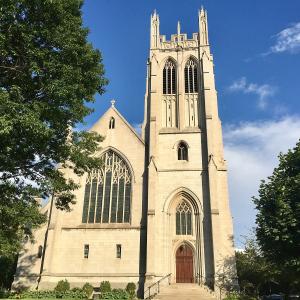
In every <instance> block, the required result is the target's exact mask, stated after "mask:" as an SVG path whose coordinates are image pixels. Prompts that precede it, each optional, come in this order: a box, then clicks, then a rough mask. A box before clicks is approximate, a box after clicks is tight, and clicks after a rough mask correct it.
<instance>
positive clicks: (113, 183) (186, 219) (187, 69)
mask: <svg viewBox="0 0 300 300" xmlns="http://www.w3.org/2000/svg"><path fill="white" fill-rule="evenodd" d="M198 26H199V28H198V32H197V33H193V34H192V36H191V37H188V36H187V34H185V33H181V30H180V23H178V26H177V33H175V34H172V35H171V39H167V38H166V36H165V35H161V34H160V25H159V16H158V14H157V13H156V12H154V13H153V14H152V15H151V29H150V53H149V59H148V61H147V78H146V93H145V103H144V105H145V113H144V122H143V125H142V133H141V136H140V135H139V134H138V133H137V132H136V131H135V130H134V128H133V127H132V126H131V125H130V124H129V123H128V122H127V121H126V120H125V118H124V117H123V116H122V115H121V113H120V112H119V111H118V110H117V108H116V106H117V103H115V102H114V101H112V104H111V107H110V108H109V109H108V110H107V111H106V112H105V113H104V115H103V116H101V117H100V118H99V120H98V121H97V122H96V123H95V124H94V125H93V126H92V128H91V129H90V130H91V131H95V132H98V133H99V134H101V135H102V136H104V137H105V140H104V141H103V143H102V144H101V151H100V152H99V153H98V155H99V156H101V157H102V158H103V162H104V163H103V167H102V168H101V169H95V170H93V171H92V172H91V173H90V174H85V175H84V176H82V177H76V176H75V175H74V174H72V173H71V171H68V170H66V171H65V176H68V177H69V178H73V179H74V180H75V182H77V183H80V186H81V187H80V188H79V189H78V190H77V191H76V204H74V205H73V208H72V211H71V212H64V211H60V210H58V209H56V208H55V205H53V199H52V200H51V201H49V203H48V204H47V205H46V206H45V207H43V208H42V211H43V212H44V213H46V214H47V215H48V219H49V221H48V223H47V224H45V225H44V226H43V227H41V228H40V229H38V230H37V231H36V232H35V242H34V243H31V242H29V241H28V242H26V243H25V245H24V250H23V251H22V252H21V253H20V255H19V260H18V267H17V272H16V275H15V280H14V283H13V287H15V288H16V287H18V286H19V285H23V286H24V285H25V286H29V287H31V288H33V289H34V288H38V289H49V288H53V287H55V285H56V284H57V282H58V281H59V280H62V279H65V278H66V279H67V280H68V281H69V282H70V283H71V286H82V285H83V284H84V283H85V282H89V283H91V284H93V285H94V286H99V283H100V282H101V281H104V280H109V281H110V282H111V284H112V286H113V287H124V286H125V285H126V284H127V283H128V282H135V283H136V284H137V285H138V287H139V288H140V289H143V288H144V287H145V288H147V286H149V285H151V284H152V283H155V282H157V281H158V280H159V279H161V278H164V277H168V279H169V280H170V282H171V283H175V282H176V283H178V282H180V283H205V284H207V285H208V286H210V287H211V288H212V289H213V288H214V284H215V279H216V276H217V273H218V270H219V269H220V268H221V269H222V268H224V266H225V265H226V266H228V264H231V267H232V268H233V269H234V268H235V265H234V248H233V228H232V218H231V214H230V208H229V199H228V187H227V165H226V161H225V160H224V154H223V142H222V128H221V121H220V119H219V116H218V102H217V92H216V88H215V79H214V68H213V66H214V65H213V56H212V54H211V50H210V45H209V40H208V26H207V13H206V11H205V10H204V9H203V8H202V9H201V10H200V11H199V15H198ZM129 105H130V103H129Z"/></svg>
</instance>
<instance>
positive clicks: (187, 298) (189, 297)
mask: <svg viewBox="0 0 300 300" xmlns="http://www.w3.org/2000/svg"><path fill="white" fill-rule="evenodd" d="M154 300H216V297H215V296H214V294H213V293H210V292H209V291H208V289H206V288H204V287H202V286H199V285H197V284H192V283H174V284H171V285H169V286H164V287H161V291H160V293H159V294H157V295H156V296H155V297H154Z"/></svg>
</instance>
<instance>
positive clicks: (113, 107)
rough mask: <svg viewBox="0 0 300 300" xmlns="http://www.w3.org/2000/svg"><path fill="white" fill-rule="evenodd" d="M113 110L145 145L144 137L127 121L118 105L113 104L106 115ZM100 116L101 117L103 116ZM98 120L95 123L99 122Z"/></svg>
mask: <svg viewBox="0 0 300 300" xmlns="http://www.w3.org/2000/svg"><path fill="white" fill-rule="evenodd" d="M111 111H114V112H115V113H116V115H117V116H118V117H119V118H120V119H121V120H122V121H123V122H124V124H125V125H126V126H127V127H128V128H129V130H131V131H132V132H133V134H134V135H135V136H136V137H137V138H138V139H139V141H140V142H141V143H142V144H143V145H145V142H144V141H143V139H142V138H141V137H140V135H139V134H138V133H137V132H136V131H135V129H134V128H133V127H132V126H131V125H130V124H129V123H128V122H127V121H126V119H125V118H124V117H123V116H122V114H121V113H120V112H119V111H118V110H117V109H116V107H115V106H114V105H112V106H111V107H110V108H109V109H108V110H107V111H106V112H105V113H104V114H103V115H102V117H103V116H105V115H106V114H109V113H110V112H111ZM102 117H100V119H101V118H102ZM100 119H99V120H100ZM99 120H98V121H99ZM98 121H97V122H96V123H95V124H97V123H98ZM95 124H94V125H93V126H92V127H91V128H90V129H89V130H92V129H93V127H94V126H95Z"/></svg>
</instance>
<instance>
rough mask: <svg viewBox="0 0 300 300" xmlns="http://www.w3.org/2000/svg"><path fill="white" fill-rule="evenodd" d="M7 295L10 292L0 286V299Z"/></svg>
mask: <svg viewBox="0 0 300 300" xmlns="http://www.w3.org/2000/svg"><path fill="white" fill-rule="evenodd" d="M9 296H10V292H9V291H7V290H6V289H3V288H1V287H0V299H4V298H8V297H9Z"/></svg>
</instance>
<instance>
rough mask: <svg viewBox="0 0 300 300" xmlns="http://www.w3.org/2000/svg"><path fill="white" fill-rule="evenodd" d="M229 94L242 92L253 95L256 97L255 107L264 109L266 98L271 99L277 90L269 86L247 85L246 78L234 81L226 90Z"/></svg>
mask: <svg viewBox="0 0 300 300" xmlns="http://www.w3.org/2000/svg"><path fill="white" fill-rule="evenodd" d="M228 90H229V91H230V92H242V93H244V94H254V95H257V96H258V102H257V106H258V107H259V108H260V109H262V110H263V109H265V108H266V107H267V105H268V98H270V97H272V96H273V95H274V94H275V93H276V90H277V88H276V87H275V86H272V85H269V84H262V85H259V84H257V83H248V82H247V79H246V77H242V78H240V79H237V80H236V81H234V82H233V83H232V84H231V85H230V86H229V88H228Z"/></svg>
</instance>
